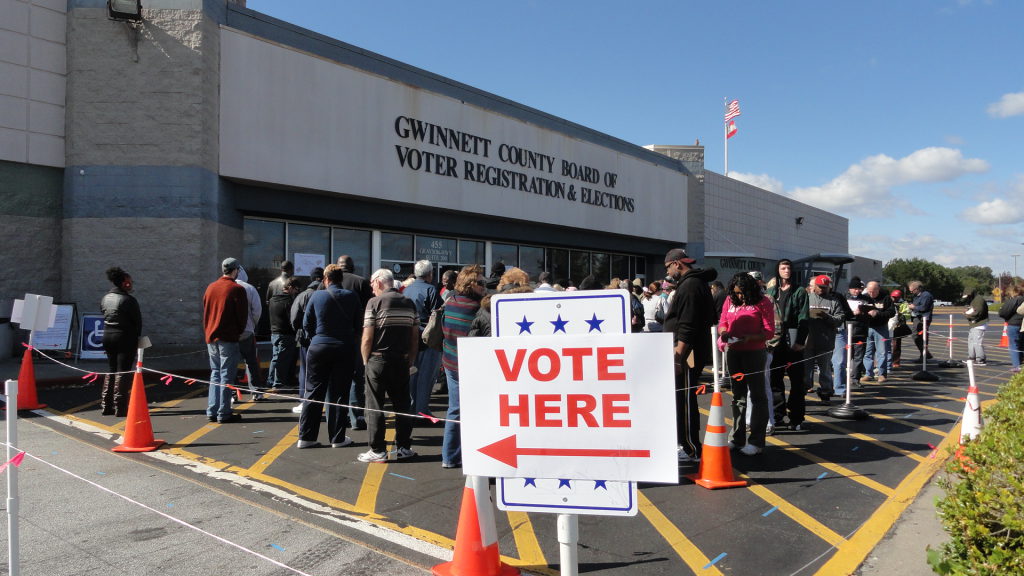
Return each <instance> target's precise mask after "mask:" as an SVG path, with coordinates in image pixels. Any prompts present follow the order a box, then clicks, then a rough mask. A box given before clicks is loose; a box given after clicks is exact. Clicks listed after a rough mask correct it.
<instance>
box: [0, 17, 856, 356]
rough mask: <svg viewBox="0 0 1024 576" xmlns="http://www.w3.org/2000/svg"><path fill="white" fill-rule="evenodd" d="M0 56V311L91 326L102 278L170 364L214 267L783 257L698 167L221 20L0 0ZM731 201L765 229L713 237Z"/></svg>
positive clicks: (608, 267) (190, 333)
mask: <svg viewBox="0 0 1024 576" xmlns="http://www.w3.org/2000/svg"><path fill="white" fill-rule="evenodd" d="M0 46H2V47H3V49H2V50H0V198H2V199H3V202H2V205H0V211H2V212H3V216H4V219H5V222H8V223H9V225H8V226H6V227H5V228H4V229H3V230H2V231H0V235H2V237H3V240H2V245H3V250H2V251H0V252H2V253H0V262H2V263H3V264H4V265H5V267H6V269H7V270H8V271H10V272H13V273H10V274H8V275H5V277H4V278H3V279H0V316H5V315H7V313H6V310H9V307H10V302H11V300H13V299H14V298H19V297H21V296H22V295H23V294H24V293H25V292H34V293H42V294H51V295H54V296H55V299H56V300H57V301H63V302H74V303H76V304H77V305H78V309H79V311H80V312H91V311H95V310H96V309H98V302H99V299H100V297H101V296H102V294H103V293H104V292H105V291H106V290H107V289H108V286H107V282H106V279H105V275H104V271H105V270H106V268H108V267H110V266H114V265H117V266H121V267H123V268H125V269H126V270H127V271H128V272H129V273H131V274H132V275H133V277H134V279H135V281H136V296H137V297H138V299H139V301H140V303H141V305H142V307H143V313H144V318H145V332H146V333H147V334H149V335H150V337H151V338H152V340H153V341H154V343H156V344H158V345H186V346H187V345H195V344H198V343H200V342H201V338H202V333H201V326H200V315H201V298H202V293H203V290H204V288H205V286H206V285H207V284H208V283H209V282H210V281H212V280H213V279H215V278H216V277H217V276H218V274H219V263H220V261H221V260H222V259H223V258H225V257H227V256H235V257H238V258H239V259H240V260H241V261H242V263H243V265H244V266H245V267H246V269H247V271H248V274H249V277H250V282H251V283H253V284H254V285H256V286H257V288H258V289H260V290H261V291H262V290H263V289H264V288H265V286H266V285H267V283H269V281H270V280H271V279H272V278H273V277H274V276H276V274H277V269H278V267H279V266H280V263H281V262H282V261H283V260H284V259H288V260H292V261H294V262H295V263H296V268H297V273H298V274H300V275H302V274H304V273H308V270H309V269H311V268H312V267H313V266H316V265H324V264H327V263H330V262H333V261H335V260H336V259H337V257H338V256H340V255H342V254H348V255H351V256H352V257H353V259H354V260H355V263H356V272H357V273H360V274H363V275H367V276H368V275H369V273H370V272H371V271H372V270H373V269H374V268H376V267H379V266H386V267H388V268H390V269H392V270H394V271H395V272H396V276H398V277H404V276H405V275H406V274H408V273H410V272H411V270H412V264H413V263H414V262H415V261H416V260H419V259H421V258H429V259H430V260H431V261H433V262H434V263H435V264H436V265H437V271H438V273H440V272H441V271H443V270H445V269H451V268H458V267H460V266H462V265H465V264H473V263H479V264H482V265H484V266H486V267H488V269H489V267H490V265H491V264H492V263H494V262H498V261H501V262H504V263H505V264H506V265H507V266H518V267H521V268H523V269H525V270H526V271H527V272H529V273H530V274H532V275H536V274H537V273H539V272H540V271H541V270H550V271H551V272H552V273H553V274H554V277H555V278H556V279H557V280H559V281H562V282H566V281H575V282H577V283H578V282H579V281H580V280H582V279H583V278H584V277H586V276H588V275H594V276H596V277H597V278H598V279H599V280H601V281H602V282H606V281H608V280H610V279H611V278H614V277H621V278H632V277H638V276H639V277H643V278H652V279H654V278H660V277H661V275H662V274H663V273H664V269H663V267H662V264H663V263H662V258H663V256H664V254H665V252H666V251H667V250H668V249H669V248H672V247H676V246H681V245H683V246H686V245H688V244H689V246H688V248H689V249H690V250H691V251H692V252H693V253H695V254H696V255H697V256H698V257H700V256H702V255H703V256H707V258H706V260H707V263H708V264H711V265H715V264H719V265H720V264H721V262H713V261H712V258H714V257H715V256H714V254H715V251H716V250H717V251H723V250H727V249H728V250H731V248H730V247H731V246H733V242H735V243H736V245H737V246H742V251H743V252H744V253H747V252H750V253H753V254H755V255H757V256H758V257H764V258H768V257H774V255H775V254H776V253H779V251H780V250H782V251H791V252H792V251H799V250H802V249H803V244H800V243H799V242H796V241H795V240H794V239H793V238H790V237H788V236H787V235H786V233H785V230H783V224H784V222H785V219H786V218H788V219H789V221H790V222H792V215H791V214H790V211H789V210H785V209H783V210H774V208H773V202H775V203H777V202H783V201H785V199H783V198H782V197H779V196H777V195H770V193H767V192H765V191H763V190H759V189H756V188H753V187H749V188H750V189H747V188H745V186H746V185H743V187H739V188H737V187H736V185H735V184H738V183H734V182H733V181H731V180H728V179H725V178H722V177H720V176H717V175H714V174H713V173H710V172H705V171H703V166H702V164H703V163H702V158H703V156H702V154H703V151H702V149H700V150H696V149H695V150H691V151H690V152H689V154H690V156H689V157H687V158H683V159H680V158H677V157H674V156H673V155H671V154H666V153H661V152H663V151H659V150H651V149H646V148H642V147H639V146H635V145H633V144H630V143H627V142H624V141H622V140H619V139H617V138H615V137H613V136H609V135H606V134H602V133H599V132H597V131H594V130H591V129H589V128H586V127H584V126H580V125H577V124H573V123H571V122H568V121H566V120H564V119H561V118H557V117H554V116H551V115H548V114H545V113H543V112H541V111H538V110H535V109H532V108H529V107H527V106H524V105H522V104H519V103H516V102H512V101H510V100H507V99H504V98H501V97H500V96H496V95H494V94H490V93H487V92H484V91H481V90H478V89H476V88H473V87H471V86H467V85H464V84H460V83H458V82H455V81H453V80H450V79H448V78H444V77H441V76H438V75H435V74H432V73H430V72H428V71H424V70H421V69H417V68H415V67H412V66H409V65H406V64H403V63H401V62H397V61H394V60H391V59H389V58H386V57H383V56H381V55H378V54H374V53H371V52H367V51H365V50H362V49H359V48H358V47H355V46H351V45H348V44H345V43H344V42H341V41H338V40H335V39H332V38H328V37H325V36H322V35H319V34H316V33H314V32H311V31H309V30H306V29H303V28H300V27H297V26H293V25H291V24H288V23H286V22H282V21H280V20H276V19H274V18H271V17H269V16H266V15H264V14H261V13H258V12H255V11H252V10H249V9H247V8H246V7H245V5H244V2H241V1H239V2H236V1H231V0H148V1H146V2H144V10H143V19H142V21H141V22H124V21H115V20H111V19H110V18H109V17H108V14H107V10H106V5H105V2H104V1H103V0H3V3H2V4H0ZM695 155H699V156H700V158H701V162H700V163H699V164H698V163H695V162H694V157H695ZM698 166H699V168H698ZM733 196H740V197H746V196H749V197H750V198H751V199H753V198H754V197H756V206H757V207H761V208H762V211H761V212H759V214H760V215H761V216H762V217H763V218H767V219H766V220H765V221H764V225H765V226H764V227H765V228H766V229H769V230H771V231H768V232H765V231H752V230H748V231H746V232H743V233H740V232H734V231H733V227H732V224H731V221H730V220H729V218H731V216H729V215H727V214H728V213H729V209H730V207H729V206H725V208H726V210H725V212H722V213H719V211H718V210H719V203H718V201H719V199H720V198H730V197H733ZM725 204H729V203H728V202H727V201H726V202H725ZM765 206H766V207H767V208H765ZM787 206H788V205H787ZM801 206H803V205H801ZM804 208H806V210H804ZM804 208H801V210H803V212H801V214H804V213H806V215H807V225H805V226H807V227H808V228H807V229H808V230H809V231H810V232H813V231H814V230H818V226H819V224H818V223H817V222H816V221H815V220H814V218H813V217H812V212H811V211H812V210H813V209H810V208H809V207H804ZM754 210H755V211H756V210H757V208H754ZM819 212H820V211H819ZM824 214H826V215H827V213H824ZM830 216H832V215H830ZM775 217H783V218H784V219H783V224H779V225H778V226H776V223H775V222H774V221H772V220H770V219H771V218H775ZM833 218H834V219H835V218H838V217H834V216H833ZM839 220H842V219H839ZM736 222H737V225H736V226H735V227H737V228H738V227H739V223H740V222H742V219H737V220H736ZM746 223H747V224H748V225H751V226H752V227H756V226H754V223H752V222H751V221H750V220H749V219H748V220H747V222H746ZM843 224H844V225H843V226H832V227H831V228H830V229H829V233H830V234H831V235H830V236H828V238H829V239H831V238H832V237H833V236H836V235H838V234H839V233H840V229H842V230H841V231H842V233H843V234H845V220H843ZM727 225H728V226H730V227H729V228H728V230H729V232H728V233H727V235H724V236H721V238H729V239H730V240H722V241H721V242H720V241H719V240H718V239H717V238H719V236H717V235H716V234H717V229H718V227H719V226H727ZM822 225H823V226H824V224H822ZM776 228H778V230H776ZM713 230H715V231H713ZM776 232H777V233H776ZM790 232H792V231H790ZM797 232H800V231H799V230H797ZM799 236H800V235H799V234H797V235H796V237H799ZM830 241H831V240H830ZM772 242H781V244H780V245H781V246H784V247H783V248H779V247H778V246H775V247H772V248H769V247H768V245H769V244H770V243H772ZM760 243H763V246H762V244H760ZM762 248H763V249H762ZM843 248H844V249H845V244H844V245H843ZM816 250H820V249H816Z"/></svg>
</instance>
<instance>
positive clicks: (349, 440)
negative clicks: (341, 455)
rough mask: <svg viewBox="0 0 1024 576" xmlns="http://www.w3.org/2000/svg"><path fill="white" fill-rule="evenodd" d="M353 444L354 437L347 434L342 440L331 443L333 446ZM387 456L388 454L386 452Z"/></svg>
mask: <svg viewBox="0 0 1024 576" xmlns="http://www.w3.org/2000/svg"><path fill="white" fill-rule="evenodd" d="M351 445H352V438H349V437H348V436H345V439H344V440H342V441H341V442H333V443H331V448H344V447H345V446H351ZM371 452H372V450H371ZM385 456H386V454H385Z"/></svg>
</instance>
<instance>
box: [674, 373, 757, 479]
mask: <svg viewBox="0 0 1024 576" xmlns="http://www.w3.org/2000/svg"><path fill="white" fill-rule="evenodd" d="M727 436H728V435H727V434H726V431H725V410H724V409H723V408H722V393H721V392H714V393H713V394H712V395H711V415H710V416H709V417H708V429H707V432H705V433H704V450H703V452H702V453H701V459H700V471H699V472H697V473H696V474H687V476H686V477H687V478H689V479H690V480H693V481H694V482H696V483H697V484H700V485H701V486H703V487H705V488H708V489H709V490H714V489H716V488H735V487H737V486H746V485H747V482H746V480H736V479H734V478H733V475H732V456H730V455H729V440H728V438H727Z"/></svg>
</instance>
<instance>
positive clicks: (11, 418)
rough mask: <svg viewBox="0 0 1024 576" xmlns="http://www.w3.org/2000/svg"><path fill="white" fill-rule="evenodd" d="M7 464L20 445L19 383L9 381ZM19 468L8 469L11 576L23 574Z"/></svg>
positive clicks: (9, 571)
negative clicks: (20, 556) (20, 544)
mask: <svg viewBox="0 0 1024 576" xmlns="http://www.w3.org/2000/svg"><path fill="white" fill-rule="evenodd" d="M6 388H7V462H10V461H11V460H12V459H13V458H14V455H15V454H14V452H15V450H16V448H15V446H17V444H18V381H17V380H8V381H7V386H6ZM19 550H20V546H19V543H18V467H17V466H8V467H7V554H8V555H7V558H8V563H7V566H8V568H7V571H8V574H10V575H11V576H18V574H20V573H21V569H20V568H19V562H18V556H19V554H20V552H19Z"/></svg>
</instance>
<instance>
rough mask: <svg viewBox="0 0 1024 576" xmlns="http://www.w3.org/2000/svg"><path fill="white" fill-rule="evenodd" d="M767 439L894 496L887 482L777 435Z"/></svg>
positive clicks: (835, 471)
mask: <svg viewBox="0 0 1024 576" xmlns="http://www.w3.org/2000/svg"><path fill="white" fill-rule="evenodd" d="M765 439H766V440H767V441H768V443H769V444H772V445H775V446H778V447H780V448H783V449H785V450H789V451H791V452H793V453H794V454H796V455H797V456H799V457H801V458H804V459H806V460H810V461H811V462H813V463H815V464H817V465H818V466H821V467H822V468H825V469H826V470H829V471H830V472H834V473H835V475H836V476H840V477H843V478H848V479H850V480H853V481H854V482H857V483H858V484H862V485H864V486H867V487H868V488H871V489H872V490H874V491H875V492H880V493H882V494H885V495H886V496H892V488H889V487H888V486H886V485H885V484H881V483H879V482H877V481H875V480H872V479H870V478H868V477H867V476H864V475H863V474H861V473H859V472H857V471H855V470H851V469H849V468H847V467H845V466H840V465H839V464H835V463H832V462H829V461H828V460H825V459H824V458H822V457H820V456H818V455H816V454H814V453H813V452H811V451H809V450H807V449H805V448H801V447H799V446H794V445H792V444H789V443H787V442H784V441H782V440H779V439H778V438H776V437H775V436H768V437H767V438H765Z"/></svg>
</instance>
